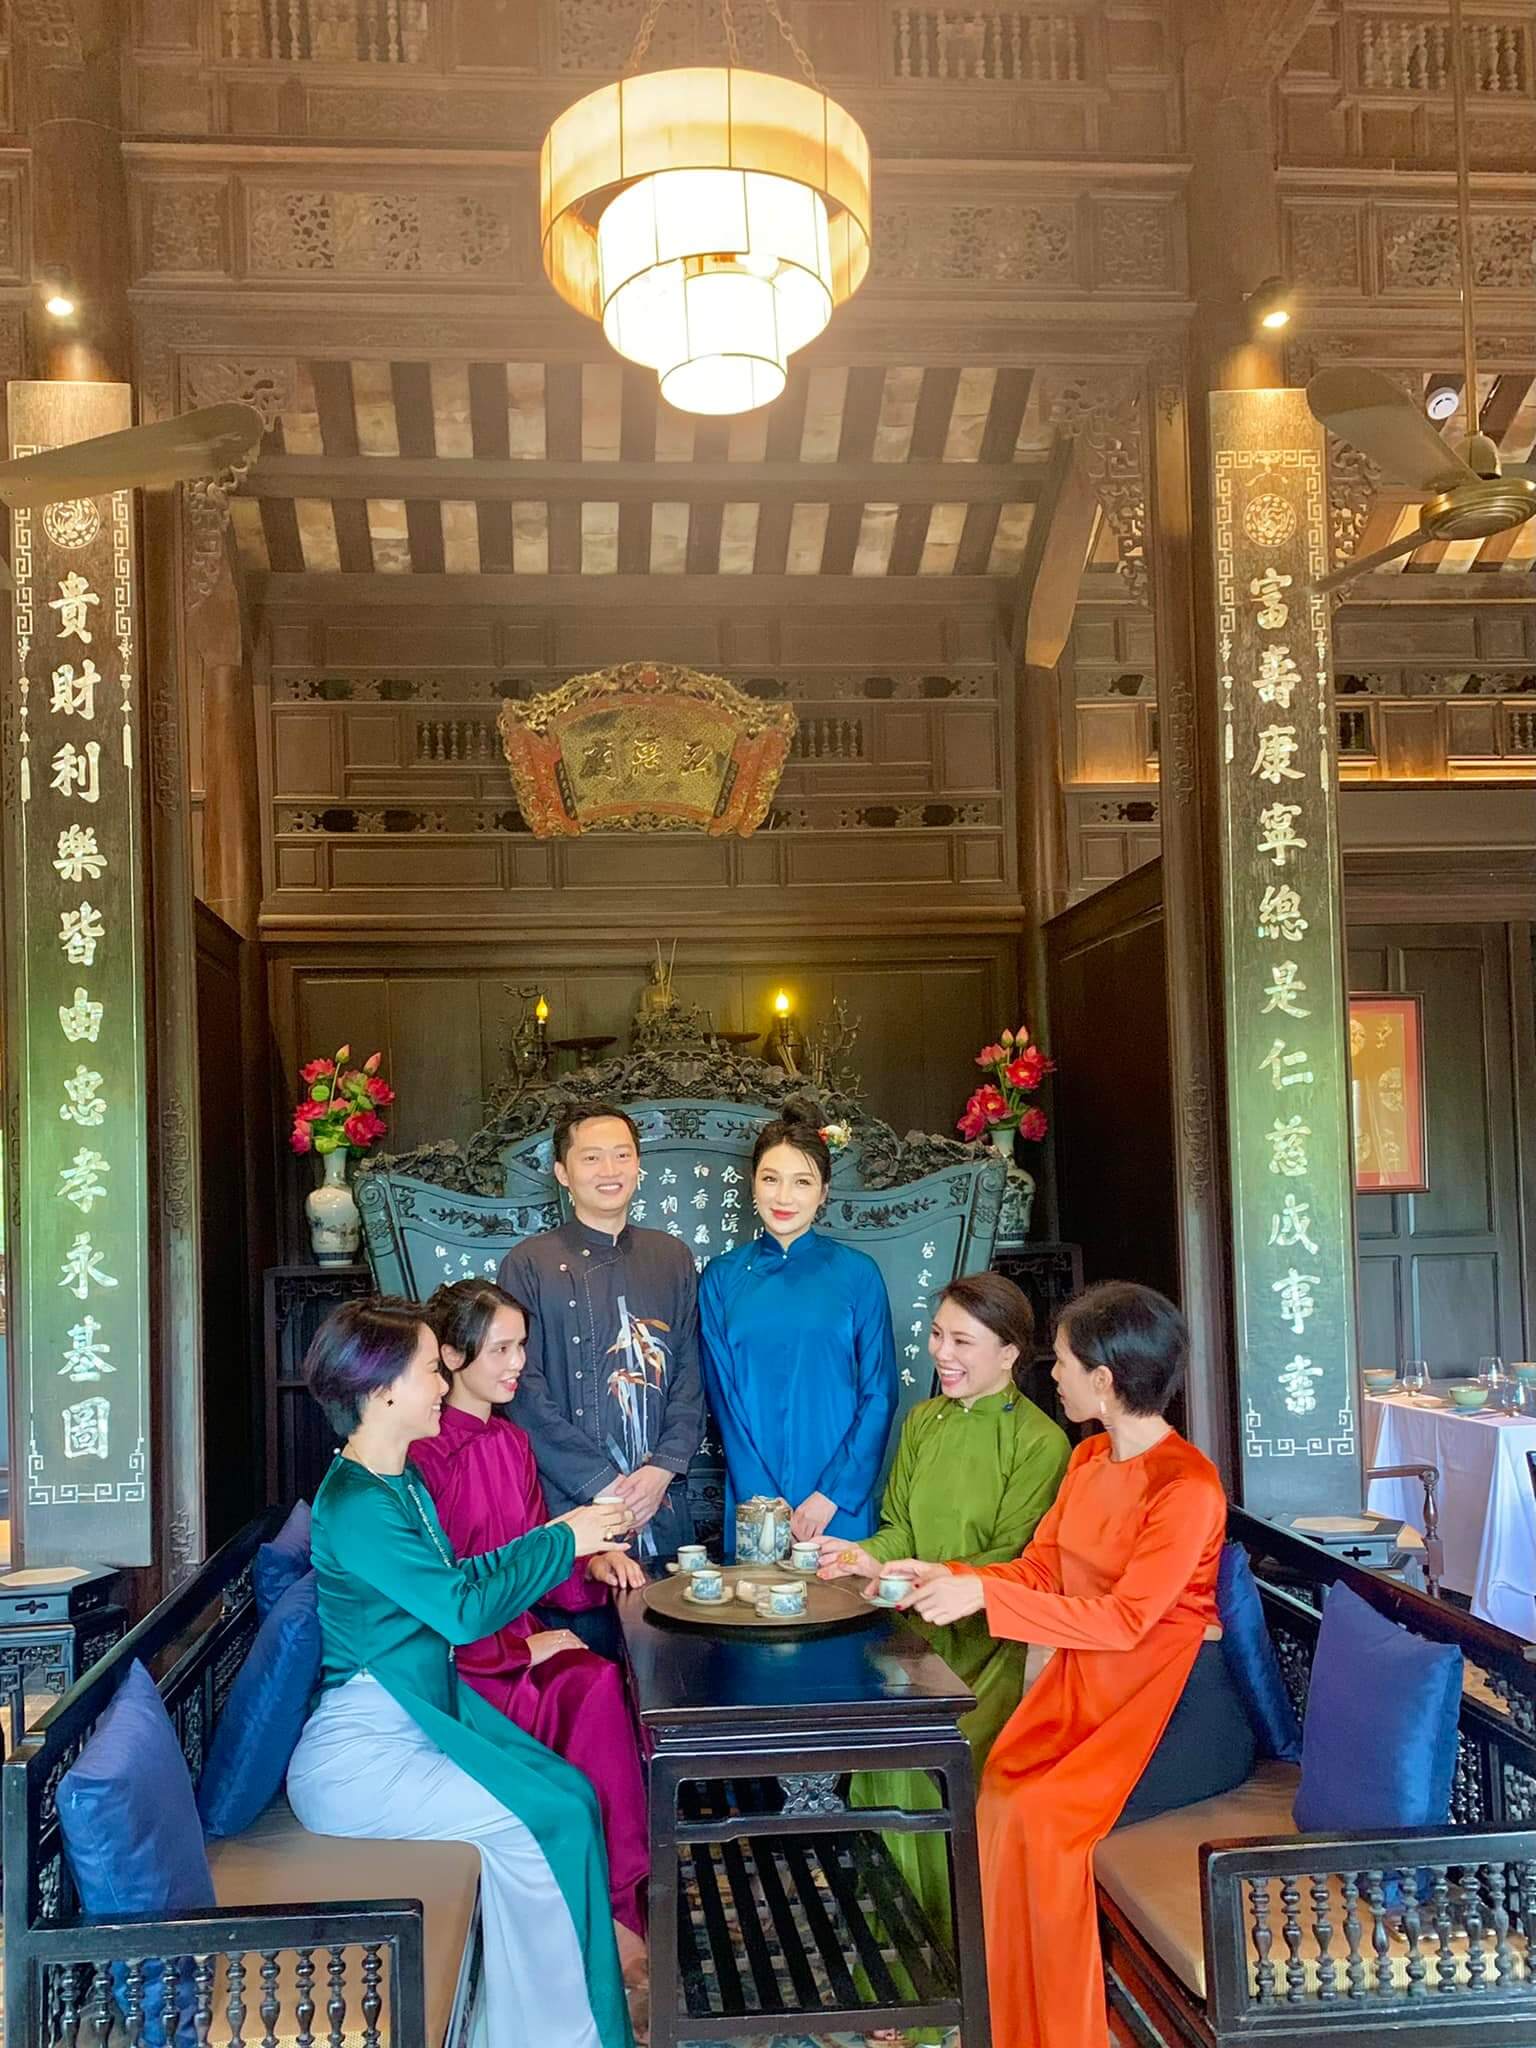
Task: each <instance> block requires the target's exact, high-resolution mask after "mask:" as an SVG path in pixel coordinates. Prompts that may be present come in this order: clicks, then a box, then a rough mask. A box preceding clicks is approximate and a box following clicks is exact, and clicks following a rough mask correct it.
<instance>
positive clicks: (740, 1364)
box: [699, 1122, 897, 1547]
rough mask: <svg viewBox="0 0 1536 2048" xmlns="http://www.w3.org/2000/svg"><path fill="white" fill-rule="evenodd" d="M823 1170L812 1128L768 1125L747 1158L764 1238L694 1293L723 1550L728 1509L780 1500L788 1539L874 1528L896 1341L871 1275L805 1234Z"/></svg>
mask: <svg viewBox="0 0 1536 2048" xmlns="http://www.w3.org/2000/svg"><path fill="white" fill-rule="evenodd" d="M831 1177H832V1160H831V1155H830V1153H829V1152H828V1150H827V1146H826V1142H825V1140H824V1139H823V1138H822V1136H821V1134H820V1132H819V1131H817V1130H816V1129H815V1127H814V1126H813V1125H810V1124H799V1123H793V1122H778V1123H771V1124H769V1125H767V1126H766V1128H765V1129H764V1130H763V1131H762V1132H761V1133H760V1135H759V1137H758V1140H757V1144H756V1146H755V1148H754V1150H753V1153H752V1200H753V1204H754V1206H755V1208H756V1210H757V1214H758V1218H759V1220H760V1222H761V1224H762V1235H761V1236H759V1237H757V1238H754V1239H753V1240H752V1242H751V1243H750V1244H744V1245H738V1246H737V1248H736V1249H735V1251H733V1252H728V1253H726V1254H725V1255H724V1256H723V1257H722V1258H718V1259H715V1260H713V1261H712V1262H711V1263H710V1264H709V1265H708V1266H707V1267H706V1268H705V1270H704V1276H703V1278H702V1279H701V1280H700V1282H699V1340H700V1341H699V1349H700V1353H701V1355H702V1359H703V1365H704V1384H705V1388H706V1391H707V1393H708V1396H709V1402H710V1407H711V1409H712V1410H713V1413H714V1418H715V1425H716V1428H717V1429H718V1430H719V1433H720V1440H721V1446H722V1448H723V1450H724V1453H725V1472H726V1496H725V1509H726V1514H725V1529H726V1544H727V1546H728V1547H731V1546H733V1545H734V1539H735V1527H736V1503H737V1501H739V1500H746V1499H750V1498H751V1496H752V1495H754V1494H768V1495H770V1496H777V1497H779V1498H782V1499H784V1500H787V1501H788V1502H789V1505H790V1509H791V1519H790V1527H791V1529H792V1530H793V1532H794V1534H795V1536H796V1538H797V1539H799V1540H801V1541H809V1540H811V1539H812V1538H814V1537H817V1536H821V1535H824V1534H825V1535H832V1536H848V1537H859V1536H867V1535H869V1534H870V1533H871V1531H872V1530H873V1529H874V1526H875V1522H876V1520H877V1515H876V1489H877V1486H878V1484H879V1479H880V1469H881V1466H882V1464H883V1462H884V1458H885V1444H886V1438H887V1437H888V1436H889V1434H890V1428H891V1419H892V1417H893V1416H894V1415H895V1413H896V1395H897V1384H896V1343H895V1338H894V1336H893V1334H892V1330H891V1304H890V1300H889V1298H888V1296H887V1294H886V1291H885V1282H884V1280H883V1279H882V1278H881V1276H880V1268H879V1267H878V1266H877V1265H876V1264H875V1262H874V1260H873V1259H872V1258H870V1257H869V1256H868V1254H867V1253H865V1252H861V1251H856V1250H855V1249H854V1248H853V1246H852V1245H846V1244H840V1243H839V1242H838V1241H837V1240H836V1239H835V1238H831V1237H828V1236H826V1235H825V1233H824V1232H822V1231H819V1230H816V1229H814V1228H813V1227H812V1226H813V1225H814V1223H815V1221H816V1218H817V1216H818V1214H819V1213H820V1210H821V1206H822V1203H823V1202H824V1200H825V1198H826V1192H827V1184H828V1182H829V1181H830V1180H831Z"/></svg>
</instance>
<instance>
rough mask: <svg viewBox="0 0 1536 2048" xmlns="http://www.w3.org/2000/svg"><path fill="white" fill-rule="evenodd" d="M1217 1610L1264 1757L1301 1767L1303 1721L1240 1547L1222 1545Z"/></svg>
mask: <svg viewBox="0 0 1536 2048" xmlns="http://www.w3.org/2000/svg"><path fill="white" fill-rule="evenodd" d="M1216 1606H1217V1609H1218V1611H1219V1612H1220V1615H1221V1630H1222V1633H1221V1648H1222V1654H1223V1656H1224V1657H1225V1658H1226V1660H1227V1669H1228V1670H1229V1671H1230V1672H1231V1673H1232V1683H1233V1684H1234V1685H1235V1686H1236V1687H1237V1690H1238V1694H1239V1696H1240V1697H1241V1699H1242V1702H1243V1705H1244V1707H1245V1708H1246V1709H1247V1711H1248V1719H1249V1720H1250V1721H1251V1722H1252V1724H1253V1733H1254V1737H1255V1740H1256V1741H1257V1743H1258V1746H1259V1755H1260V1756H1266V1757H1279V1758H1280V1759H1281V1761H1282V1762H1284V1763H1288V1764H1299V1763H1300V1762H1301V1723H1300V1721H1298V1720H1297V1718H1296V1709H1295V1708H1294V1707H1293V1706H1292V1705H1291V1696H1290V1694H1289V1693H1288V1692H1287V1691H1286V1689H1285V1679H1284V1678H1283V1677H1282V1675H1281V1672H1280V1660H1279V1658H1278V1657H1277V1656H1276V1655H1275V1646H1274V1644H1273V1643H1272V1642H1271V1641H1270V1639H1269V1625H1268V1623H1267V1622H1266V1621H1265V1619H1264V1603H1263V1601H1262V1600H1261V1599H1260V1598H1259V1589H1258V1587H1257V1586H1256V1585H1255V1583H1254V1578H1253V1567H1252V1565H1250V1564H1249V1562H1248V1553H1247V1551H1246V1550H1244V1548H1243V1546H1242V1545H1241V1544H1240V1543H1225V1544H1223V1545H1222V1550H1221V1571H1220V1574H1219V1576H1218V1578H1217V1581H1216Z"/></svg>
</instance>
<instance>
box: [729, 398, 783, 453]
mask: <svg viewBox="0 0 1536 2048" xmlns="http://www.w3.org/2000/svg"><path fill="white" fill-rule="evenodd" d="M772 415H773V409H772V407H771V406H766V405H760V406H759V407H758V409H757V411H756V412H743V413H738V414H737V415H736V417H735V419H733V420H732V421H731V432H730V439H729V440H728V441H727V443H726V449H725V459H726V461H727V462H761V461H762V459H763V457H764V456H765V455H766V454H767V453H768V422H769V420H770V419H771V418H772Z"/></svg>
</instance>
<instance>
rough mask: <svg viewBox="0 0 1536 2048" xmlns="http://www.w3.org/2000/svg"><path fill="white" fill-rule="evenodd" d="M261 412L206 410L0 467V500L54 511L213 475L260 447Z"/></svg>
mask: <svg viewBox="0 0 1536 2048" xmlns="http://www.w3.org/2000/svg"><path fill="white" fill-rule="evenodd" d="M263 431H264V430H263V427H262V422H261V414H260V413H259V412H257V411H256V409H255V407H254V406H249V405H208V406H204V407H202V409H201V410H200V411H198V412H189V413H184V414H183V415H182V417H181V418H180V419H174V420H157V421H156V422H155V423H154V425H153V426H148V427H124V428H123V429H122V430H121V432H119V433H116V434H99V435H97V436H96V438H95V439H94V440H90V441H72V442H70V443H69V445H68V446H67V447H64V448H45V449H44V450H43V451H42V453H41V454H39V455H24V456H22V457H21V458H20V459H19V460H18V461H15V462H4V463H0V500H3V501H4V502H5V503H6V504H7V505H56V504H58V503H59V501H60V500H61V499H64V498H101V497H105V496H106V495H107V494H108V493H109V492H112V491H127V490H153V489H157V488H160V487H162V486H164V485H167V484H179V483H185V482H187V481H188V479H189V478H192V477H199V476H217V475H218V473H219V471H220V470H224V469H228V468H229V467H230V466H231V464H233V463H236V462H242V461H244V460H245V458H246V457H247V456H248V455H250V454H251V452H252V451H253V450H254V449H255V447H256V445H257V443H258V442H259V441H260V439H261V436H262V433H263Z"/></svg>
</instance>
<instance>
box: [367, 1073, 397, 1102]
mask: <svg viewBox="0 0 1536 2048" xmlns="http://www.w3.org/2000/svg"><path fill="white" fill-rule="evenodd" d="M366 1085H367V1089H368V1096H369V1100H370V1101H372V1102H376V1103H377V1104H378V1105H379V1107H380V1108H381V1109H385V1108H387V1107H388V1106H389V1104H390V1103H391V1102H393V1101H394V1099H395V1091H394V1089H393V1088H391V1087H390V1085H389V1083H388V1082H387V1081H381V1080H380V1079H379V1077H378V1075H377V1074H375V1073H370V1074H369V1075H368V1080H367V1084H366Z"/></svg>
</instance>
